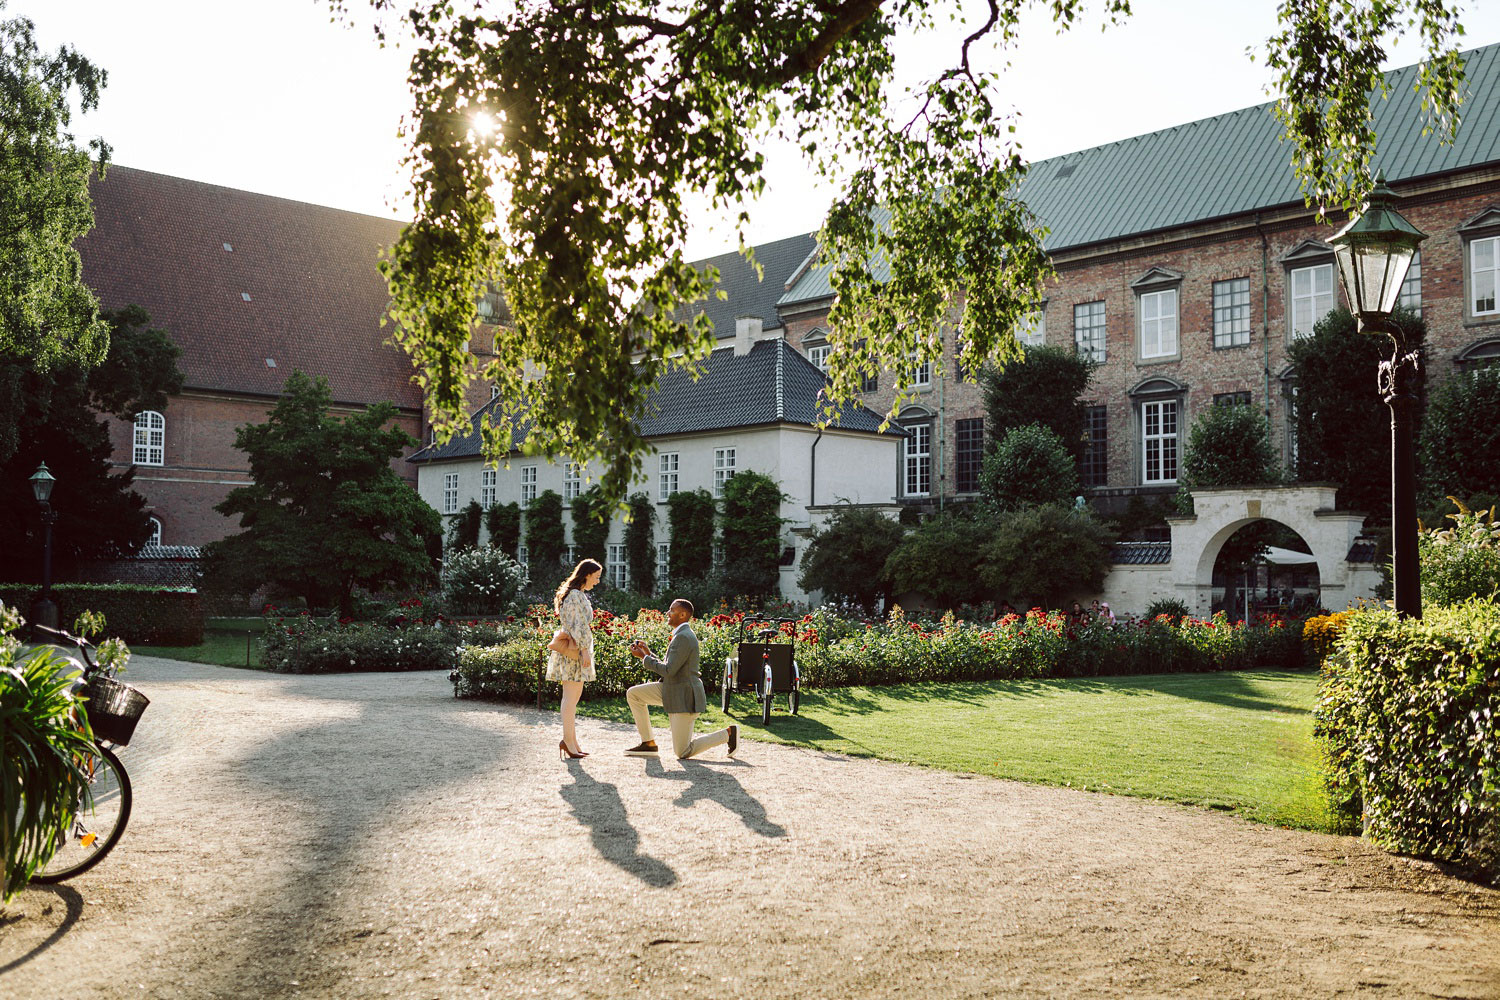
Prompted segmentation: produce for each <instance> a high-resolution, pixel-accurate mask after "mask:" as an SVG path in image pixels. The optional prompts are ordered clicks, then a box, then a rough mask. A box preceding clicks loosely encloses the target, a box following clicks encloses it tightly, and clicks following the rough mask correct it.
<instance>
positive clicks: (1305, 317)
mask: <svg viewBox="0 0 1500 1000" xmlns="http://www.w3.org/2000/svg"><path fill="white" fill-rule="evenodd" d="M1291 284H1292V336H1293V337H1306V336H1309V335H1310V334H1311V333H1312V332H1313V326H1314V324H1316V323H1317V322H1318V320H1320V319H1322V318H1323V317H1324V316H1325V315H1326V314H1327V313H1328V311H1329V310H1331V309H1332V308H1333V265H1332V264H1314V265H1313V266H1312V267H1298V268H1294V269H1293V270H1292V273H1291Z"/></svg>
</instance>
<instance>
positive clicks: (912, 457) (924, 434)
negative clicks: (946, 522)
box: [901, 423, 932, 497]
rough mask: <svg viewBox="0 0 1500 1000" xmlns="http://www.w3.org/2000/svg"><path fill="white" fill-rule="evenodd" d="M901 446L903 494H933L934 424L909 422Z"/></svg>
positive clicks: (911, 495)
mask: <svg viewBox="0 0 1500 1000" xmlns="http://www.w3.org/2000/svg"><path fill="white" fill-rule="evenodd" d="M903 429H904V430H905V431H906V440H905V441H904V442H903V443H902V446H901V487H902V489H901V495H902V496H908V497H925V496H931V495H932V424H930V423H920V424H908V425H907V426H906V427H904V428H903Z"/></svg>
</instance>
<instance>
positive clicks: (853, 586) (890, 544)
mask: <svg viewBox="0 0 1500 1000" xmlns="http://www.w3.org/2000/svg"><path fill="white" fill-rule="evenodd" d="M905 534H906V531H905V529H904V528H902V527H901V525H900V524H898V523H897V522H895V521H893V520H891V519H890V518H889V517H886V516H885V515H884V514H882V513H881V512H880V511H878V510H874V509H872V508H869V507H856V506H854V505H852V504H848V503H844V504H840V505H839V506H838V508H837V509H835V510H834V512H833V514H832V516H831V517H829V518H828V523H827V524H826V525H824V527H823V530H821V531H817V532H814V533H813V536H812V539H811V541H809V542H808V544H807V547H806V548H805V549H804V550H803V552H802V575H801V576H800V577H799V579H798V581H797V582H798V585H799V586H801V587H802V589H803V590H808V591H812V590H820V591H822V592H823V597H824V599H825V600H845V601H853V602H854V603H856V604H858V605H860V606H861V607H865V608H873V607H875V604H876V602H877V601H878V600H879V599H880V598H881V596H882V595H887V594H888V591H889V589H890V587H889V583H888V581H887V579H886V575H885V564H886V561H887V560H888V559H890V557H891V553H892V552H895V551H896V547H897V546H898V545H900V544H901V538H902V536H903V535H905Z"/></svg>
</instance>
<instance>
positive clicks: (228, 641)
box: [130, 628, 260, 668]
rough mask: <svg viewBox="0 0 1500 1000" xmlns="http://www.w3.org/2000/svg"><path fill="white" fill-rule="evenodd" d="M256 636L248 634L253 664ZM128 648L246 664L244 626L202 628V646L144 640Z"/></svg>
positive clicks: (254, 664) (172, 657)
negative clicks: (161, 643) (225, 629)
mask: <svg viewBox="0 0 1500 1000" xmlns="http://www.w3.org/2000/svg"><path fill="white" fill-rule="evenodd" d="M258 638H259V636H258V635H252V636H251V637H250V656H249V663H248V665H249V666H250V667H252V668H259V667H260V644H259V643H258V642H257V641H256V640H257V639H258ZM130 651H131V652H132V653H139V654H140V655H142V656H164V657H166V658H167V659H169V660H190V661H192V662H193V663H214V664H217V665H219V666H221V667H243V666H246V665H247V664H246V659H245V630H244V629H243V628H241V629H237V630H232V631H223V630H218V629H204V631H203V644H202V645H201V646H147V645H145V644H143V643H138V644H133V645H131V647H130Z"/></svg>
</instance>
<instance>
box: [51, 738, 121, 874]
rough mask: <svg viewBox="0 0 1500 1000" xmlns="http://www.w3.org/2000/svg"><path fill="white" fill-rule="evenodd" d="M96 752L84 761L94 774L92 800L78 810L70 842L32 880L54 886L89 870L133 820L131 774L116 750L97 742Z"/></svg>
mask: <svg viewBox="0 0 1500 1000" xmlns="http://www.w3.org/2000/svg"><path fill="white" fill-rule="evenodd" d="M94 751H95V752H94V753H92V754H90V755H89V756H88V759H87V760H86V761H85V766H86V767H87V768H88V769H89V772H90V773H91V774H92V775H93V778H92V779H91V780H90V781H89V797H90V799H91V800H92V802H91V803H90V804H89V805H88V806H87V807H85V808H83V809H80V810H79V811H78V817H77V818H76V819H75V820H74V821H73V827H72V829H71V830H69V831H68V839H67V841H66V842H65V843H64V844H62V845H61V846H59V847H58V849H57V853H56V854H54V855H52V860H50V861H48V862H47V864H46V865H45V866H44V867H43V868H42V869H41V870H40V871H38V872H37V873H36V874H35V875H33V876H32V877H31V881H33V882H38V883H41V884H42V885H51V884H52V883H54V882H62V881H64V880H65V879H70V878H72V877H73V876H75V875H80V874H82V873H83V872H86V871H88V870H89V869H90V868H92V867H94V866H95V865H97V864H98V863H99V862H101V861H103V860H104V856H105V855H106V854H108V853H109V852H110V851H111V850H112V849H113V848H114V846H115V844H117V843H119V841H120V835H121V834H123V833H124V832H125V824H126V823H128V822H130V776H129V775H128V774H126V773H125V767H124V766H123V765H122V764H121V763H120V758H118V757H116V756H115V754H114V751H113V750H110V749H108V748H107V747H102V746H97V745H96V746H95V747H94Z"/></svg>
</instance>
